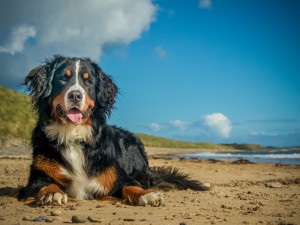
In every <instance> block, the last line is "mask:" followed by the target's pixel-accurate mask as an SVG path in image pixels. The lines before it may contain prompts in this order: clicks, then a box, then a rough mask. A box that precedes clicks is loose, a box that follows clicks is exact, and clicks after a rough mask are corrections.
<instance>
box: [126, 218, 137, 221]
mask: <svg viewBox="0 0 300 225" xmlns="http://www.w3.org/2000/svg"><path fill="white" fill-rule="evenodd" d="M123 221H135V219H131V218H127V219H126V218H125V219H123Z"/></svg>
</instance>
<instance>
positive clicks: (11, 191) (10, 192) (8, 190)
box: [0, 187, 21, 198]
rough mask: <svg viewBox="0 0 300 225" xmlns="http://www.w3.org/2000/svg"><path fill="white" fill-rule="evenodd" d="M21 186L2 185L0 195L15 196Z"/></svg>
mask: <svg viewBox="0 0 300 225" xmlns="http://www.w3.org/2000/svg"><path fill="white" fill-rule="evenodd" d="M20 188H21V187H17V188H15V187H2V188H0V197H15V198H16V197H17V195H18V193H19V191H20Z"/></svg>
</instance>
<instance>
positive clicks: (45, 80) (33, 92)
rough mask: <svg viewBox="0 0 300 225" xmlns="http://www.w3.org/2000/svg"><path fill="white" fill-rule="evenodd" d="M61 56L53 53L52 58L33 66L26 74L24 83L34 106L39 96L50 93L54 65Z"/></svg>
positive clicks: (45, 95)
mask: <svg viewBox="0 0 300 225" xmlns="http://www.w3.org/2000/svg"><path fill="white" fill-rule="evenodd" d="M63 58H64V57H62V56H59V55H55V56H54V58H53V59H46V61H45V63H44V64H43V65H40V66H38V67H36V68H34V69H33V70H31V71H30V72H29V74H28V75H27V76H26V78H25V81H24V85H26V86H27V91H29V94H30V96H31V98H32V102H33V106H34V107H35V108H37V107H38V106H37V104H38V100H39V99H40V98H46V97H48V96H49V95H50V94H51V91H52V79H53V76H54V72H55V68H56V66H55V65H56V63H57V62H59V61H61V60H62V59H63Z"/></svg>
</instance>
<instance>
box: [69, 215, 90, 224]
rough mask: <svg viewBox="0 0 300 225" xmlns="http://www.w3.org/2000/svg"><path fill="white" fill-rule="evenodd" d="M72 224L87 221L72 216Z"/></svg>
mask: <svg viewBox="0 0 300 225" xmlns="http://www.w3.org/2000/svg"><path fill="white" fill-rule="evenodd" d="M71 221H72V223H85V222H86V221H87V218H82V217H79V216H76V215H74V216H72V219H71Z"/></svg>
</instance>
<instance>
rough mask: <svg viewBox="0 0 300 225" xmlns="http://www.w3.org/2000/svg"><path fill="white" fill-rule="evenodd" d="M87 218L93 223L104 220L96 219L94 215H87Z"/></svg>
mask: <svg viewBox="0 0 300 225" xmlns="http://www.w3.org/2000/svg"><path fill="white" fill-rule="evenodd" d="M88 220H89V221H90V222H94V223H100V222H103V221H104V220H103V219H98V218H96V217H94V216H89V217H88Z"/></svg>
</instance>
